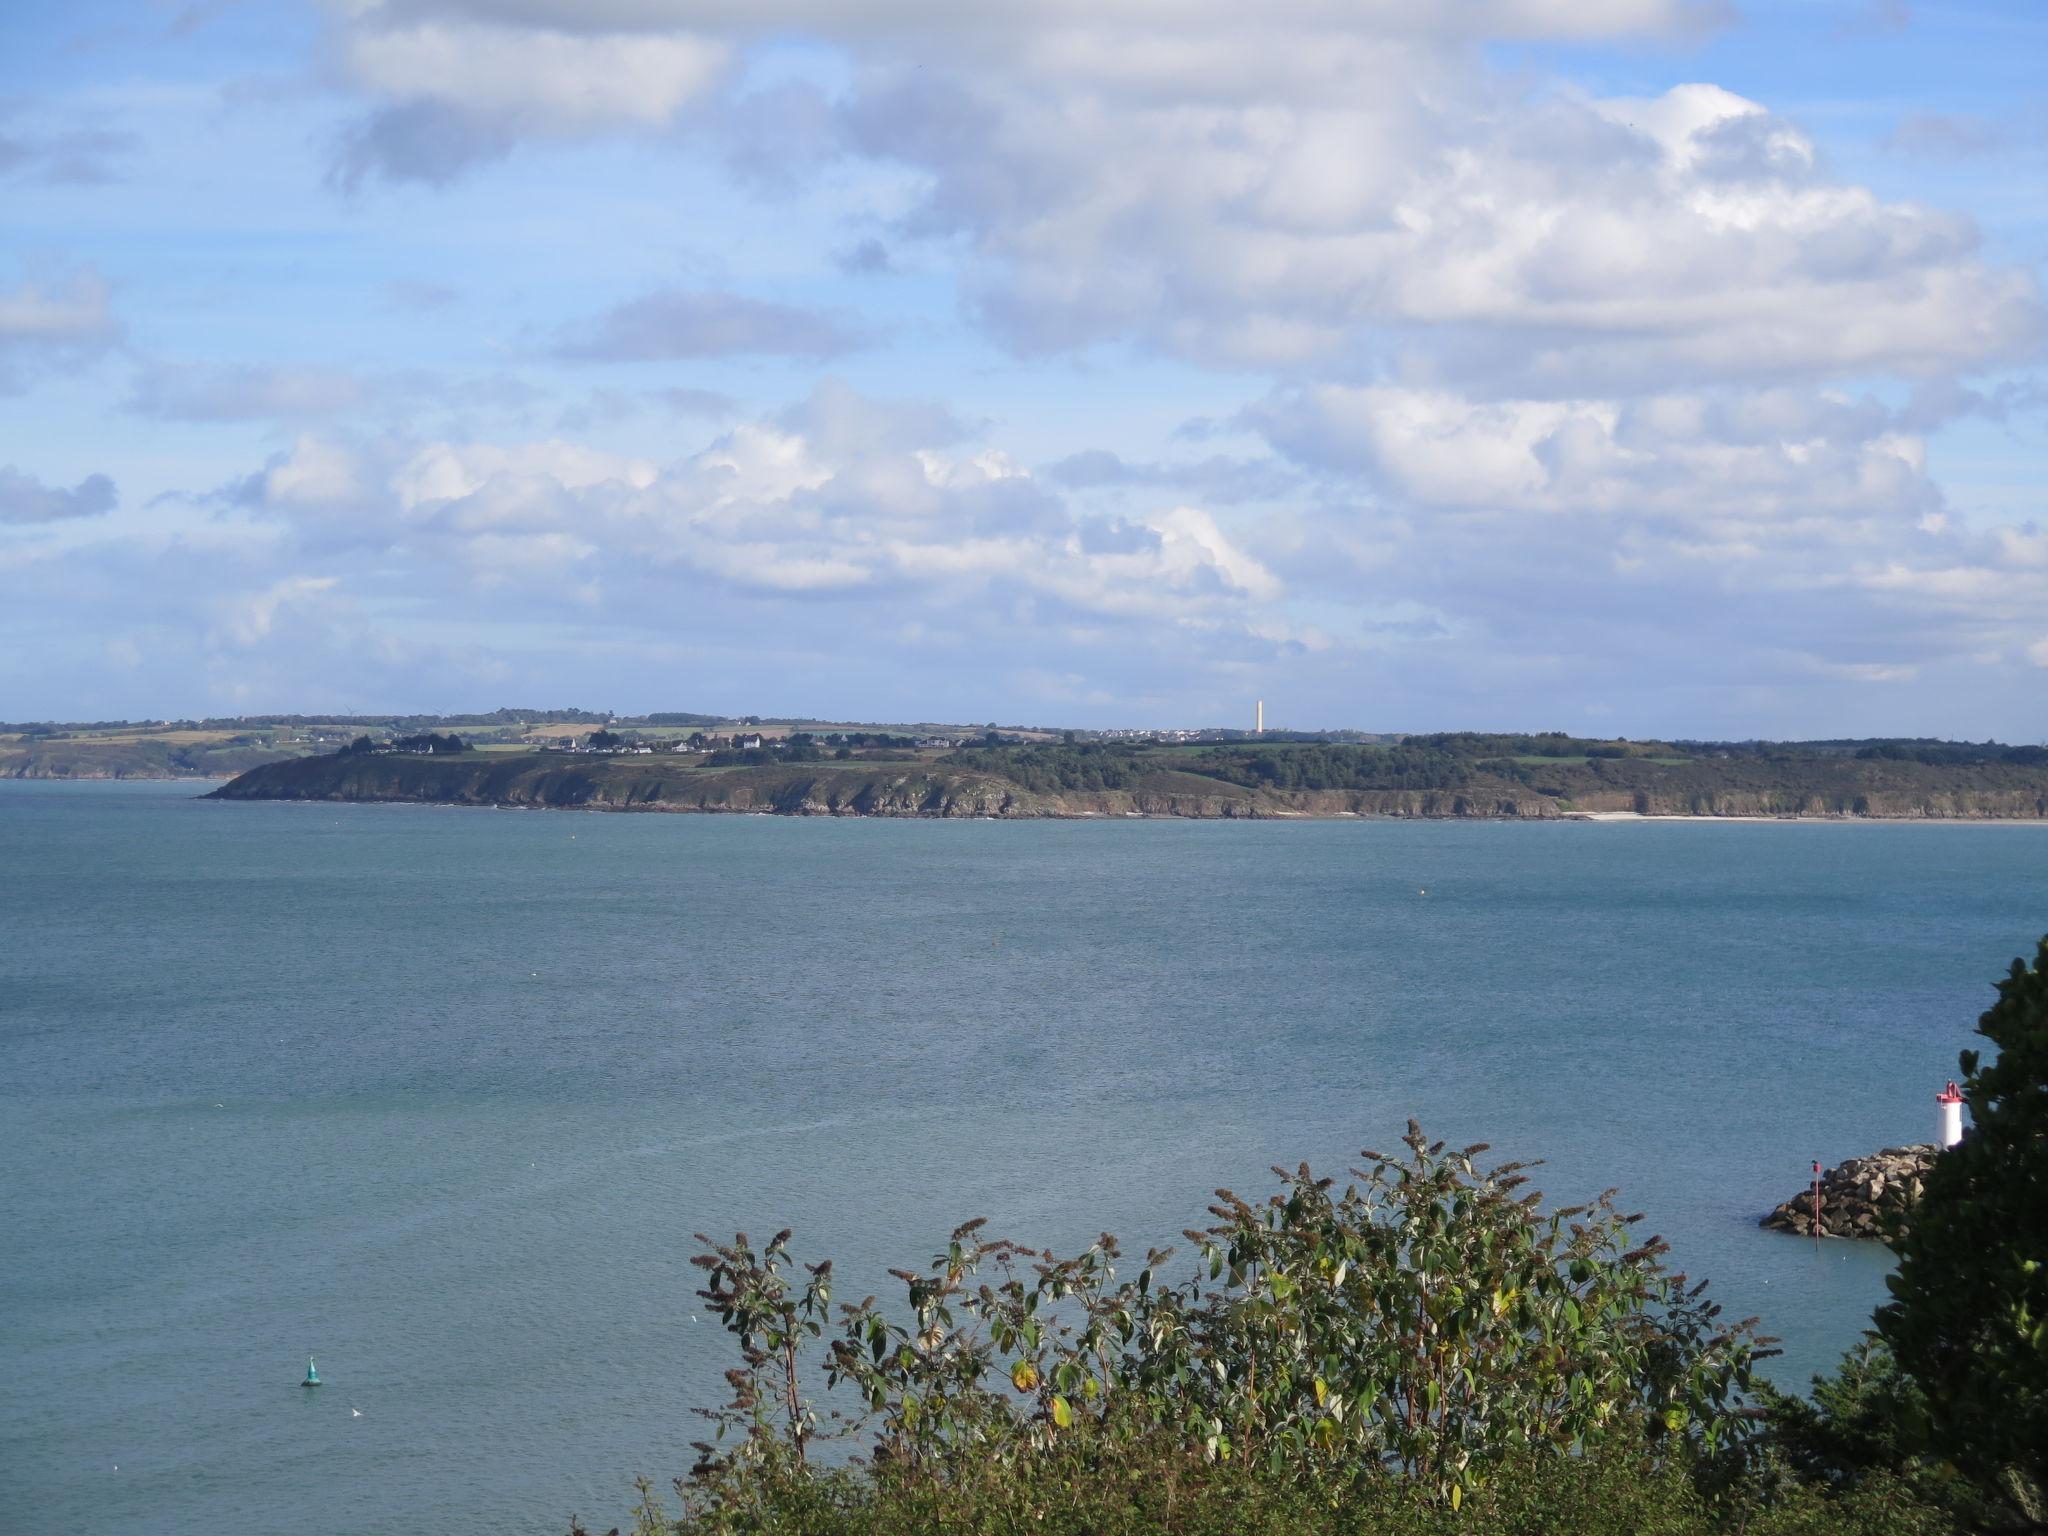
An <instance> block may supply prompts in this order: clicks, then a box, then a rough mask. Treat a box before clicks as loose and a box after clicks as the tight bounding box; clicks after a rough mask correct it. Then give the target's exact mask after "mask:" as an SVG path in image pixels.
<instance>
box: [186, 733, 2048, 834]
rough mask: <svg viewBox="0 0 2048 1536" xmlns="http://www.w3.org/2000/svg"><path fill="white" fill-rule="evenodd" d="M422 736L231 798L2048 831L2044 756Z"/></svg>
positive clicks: (303, 762) (1506, 741) (1443, 745)
mask: <svg viewBox="0 0 2048 1536" xmlns="http://www.w3.org/2000/svg"><path fill="white" fill-rule="evenodd" d="M600 735H601V736H603V735H605V733H600ZM413 739H414V740H415V741H418V740H431V741H433V742H435V743H437V746H436V747H435V750H433V751H432V752H422V753H415V754H407V753H404V752H392V751H390V750H389V749H387V748H382V747H379V748H376V749H374V750H352V751H350V752H348V753H345V754H342V755H339V756H328V757H320V758H306V759H300V760H296V761H287V762H281V763H277V764H274V765H272V766H269V767H266V768H263V769H261V770H259V771H257V772H254V773H251V774H249V775H247V776H246V777H245V778H243V779H240V780H237V781H236V782H235V783H234V784H232V785H230V786H229V787H228V788H227V789H226V790H224V791H223V792H222V794H223V797H224V798H228V799H337V800H362V799H368V800H421V801H429V802H438V803H446V804H467V805H547V806H594V807H605V808H611V809H656V810H664V809H665V810H768V811H776V812H781V813H785V814H884V815H955V816H989V815H995V816H1020V815H1021V816H1045V815H1052V816H1059V815H1101V816H1115V815H1123V814H1140V815H1177V816H1239V815H1334V814H1351V815H1367V816H1480V817H1487V816H1523V817H1529V816H1533V817H1545V816H1557V815H1569V814H1573V813H1579V812H1634V813H1639V814H1646V815H1696V816H1730V815H1749V816H1773V815H1834V816H1898V817H1926V818H1954V817H1982V818H1990V817H2003V818H2048V763H2037V762H2033V761H2030V760H2022V757H2020V756H2015V755H2014V754H2015V753H2021V754H2022V755H2023V751H2031V750H2033V749H2014V748H1998V749H1996V750H1993V749H1991V748H1985V749H1972V751H1973V752H1974V755H1973V756H1968V757H1967V759H1966V758H1965V757H1964V756H1961V755H1954V754H1952V758H1953V760H1950V759H1944V760H1941V761H1927V760H1923V757H1924V754H1923V756H1913V755H1898V754H1897V753H1889V754H1877V755H1872V754H1871V752H1870V750H1869V749H1868V747H1867V744H1866V745H1864V746H1857V745H1856V744H1840V745H1837V744H1826V743H1823V744H1817V745H1814V746H1812V747H1810V748H1779V747H1774V748H1772V749H1770V750H1768V751H1766V750H1762V749H1755V750H1752V749H1750V748H1746V747H1738V748H1725V749H1723V748H1716V749H1713V750H1712V751H1707V750H1705V749H1699V748H1680V747H1677V746H1673V745H1671V744H1669V743H1629V742H1598V741H1581V740H1574V739H1573V738H1569V737H1564V736H1557V737H1529V736H1443V737H1414V738H1409V739H1407V740H1405V741H1398V742H1390V743H1376V744H1352V743H1343V742H1323V741H1289V742H1276V743H1240V744H1231V745H1221V746H1193V747H1190V746H1179V745H1161V744H1146V745H1131V744H1124V743H1111V742H1035V743H1021V744H1004V745H996V746H988V745H983V746H976V747H970V748H965V749H961V750H957V751H927V752H924V753H921V754H910V753H902V752H897V753H891V754H888V760H887V761H883V760H881V759H879V758H877V757H875V756H871V755H863V756H855V755H854V754H853V753H851V751H846V752H843V753H839V754H835V756H834V757H832V758H829V759H828V758H826V757H825V756H824V754H823V753H822V752H821V751H819V750H818V748H817V746H816V744H815V742H814V741H813V740H812V739H811V738H809V737H807V736H800V737H793V738H790V741H791V742H793V743H794V745H788V744H781V745H770V746H765V747H759V748H749V749H747V750H745V751H721V752H713V753H710V754H704V753H673V752H652V753H647V752H624V753H622V754H621V755H616V756H609V755H605V754H603V753H593V752H577V753H565V752H531V751H527V752H519V751H493V752H478V753H472V752H456V751H454V750H452V749H450V748H449V747H448V746H447V745H446V743H447V742H448V741H451V740H454V738H453V737H447V738H443V737H431V738H413ZM606 739H607V743H608V744H610V743H613V742H614V740H615V741H616V742H623V741H624V738H622V737H621V738H615V739H614V738H610V737H607V738H606ZM1524 749H1531V750H1524ZM1567 749H1572V750H1569V751H1568V750H1567ZM1937 755H1938V754H1937Z"/></svg>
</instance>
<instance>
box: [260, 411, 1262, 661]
mask: <svg viewBox="0 0 2048 1536" xmlns="http://www.w3.org/2000/svg"><path fill="white" fill-rule="evenodd" d="M964 431H965V429H964V428H963V427H962V426H961V425H960V424H959V423H958V422H957V421H955V420H954V419H953V418H952V417H951V415H950V414H949V413H947V412H945V411H944V410H943V409H941V408H938V407H935V406H932V405H928V404H924V403H921V402H915V401H887V400H876V399H871V398H868V397H865V396H862V395H859V394H857V393H856V392H854V391H852V390H851V389H849V388H847V387H846V386H845V385H843V384H840V383H837V382H828V383H827V384H825V385H823V386H821V387H820V389H819V390H818V391H816V392H815V393H814V394H813V395H812V396H811V397H809V398H808V399H806V400H804V401H801V402H798V403H797V404H796V405H794V406H792V407H790V408H788V409H787V410H784V411H782V412H779V413H777V414H776V415H775V416H773V417H770V418H767V419H763V420H757V421H753V422H748V423H745V424H743V425H741V426H739V427H737V428H734V429H733V430H731V431H729V432H726V433H722V434H720V435H719V436H718V437H716V438H715V439H713V440H712V441H711V442H710V443H709V444H707V445H706V446H705V447H704V448H702V449H701V450H699V451H698V452H696V453H693V454H691V455H689V456H687V457H685V458H683V459H680V460H677V461H675V462H673V463H670V464H668V465H666V466H657V465H656V464H654V463H653V462H651V461H648V460H644V459H630V458H621V457H619V456H616V455H611V454H605V453H600V452H597V451H595V450H591V449H587V448H582V447H578V446H576V445H574V444H570V443H565V442H560V441H550V442H539V443H517V444H492V443H451V442H428V443H413V442H400V441H395V440H384V441H376V442H356V441H349V440H345V439H340V438H334V437H328V436H319V435H308V436H304V437H301V438H300V439H299V440H298V441H297V442H296V443H295V444H294V445H293V446H292V448H291V449H290V450H288V451H287V452H284V453H281V454H279V455H277V456H276V457H275V458H274V459H273V460H272V461H271V463H270V464H269V465H268V466H266V467H265V469H264V470H262V471H261V472H260V473H259V474H257V475H256V476H254V477H252V478H251V479H250V480H248V481H246V482H244V483H243V485H242V486H241V487H240V488H239V490H238V492H237V500H238V501H239V503H240V504H242V505H244V506H247V507H250V508H252V509H254V510H256V511H258V512H259V513H262V514H266V515H268V516H271V517H277V518H285V519H289V520H290V521H292V522H293V523H294V524H295V525H296V526H298V527H299V528H301V529H303V530H305V531H306V532H307V533H308V534H309V536H310V537H312V538H313V539H315V540H316V541H317V542H319V543H321V544H322V546H323V547H327V548H331V549H332V548H342V547H345V546H348V545H351V544H353V545H357V546H361V547H374V548H381V549H386V550H399V549H403V550H406V551H410V552H413V553H415V554H420V553H431V554H432V556H433V557H434V558H436V559H438V560H442V561H445V562H447V563H448V564H449V565H451V566H453V567H455V568H457V569H459V570H461V571H463V572H465V573H466V574H467V575H468V576H469V577H470V578H472V579H473V580H475V581H478V582H481V583H485V584H489V585H494V586H504V585H514V586H519V587H522V588H528V587H532V586H535V585H538V586H542V587H560V586H565V585H566V586H568V587H573V588H577V589H583V588H594V587H605V586H610V585H617V584H622V583H623V584H626V585H631V584H632V583H635V582H637V581H639V580H641V579H643V578H644V576H645V575H646V573H647V572H649V571H650V570H654V571H667V572H669V573H671V575H672V577H673V578H674V579H677V580H683V581H691V580H698V581H709V582H711V583H713V584H715V585H718V586H720V587H723V588H726V589H729V590H732V591H735V592H751V593H755V594H770V595H772V594H790V593H819V594H829V595H835V596H838V597H842V598H844V597H848V596H852V595H855V594H866V595H868V596H870V597H874V598H885V597H886V598H891V599H892V600H893V599H894V598H896V597H900V596H902V595H905V594H911V593H914V594H917V597H918V600H919V601H920V602H921V603H924V604H926V605H929V606H930V607H932V608H933V609H934V610H935V611H936V610H945V611H950V612H953V613H955V614H961V613H964V614H965V615H966V616H967V617H968V618H970V619H972V620H973V621H974V622H977V623H978V622H980V621H981V619H982V618H984V617H985V615H986V608H985V605H986V604H987V603H989V602H990V601H991V599H992V598H995V599H999V600H1000V601H1001V602H1002V603H1003V604H1005V605H1008V606H1009V607H1010V608H1011V609H1012V611H1014V610H1015V605H1016V604H1019V603H1022V604H1023V605H1025V606H1026V607H1027V608H1034V609H1038V610H1040V611H1042V612H1056V613H1059V614H1070V615H1085V616H1086V617H1087V618H1088V619H1089V620H1090V621H1093V622H1102V621H1131V622H1142V623H1146V624H1164V625H1168V626H1173V625H1178V624H1181V623H1184V622H1199V623H1202V624H1208V625H1224V626H1226V627H1235V629H1236V630H1237V631H1238V632H1240V633H1243V634H1249V633H1251V632H1252V629H1253V626H1252V624H1251V622H1250V616H1251V613H1252V610H1253V609H1254V608H1255V607H1257V606H1258V605H1260V604H1263V603H1267V602H1271V601H1273V600H1275V599H1277V598H1278V597H1279V596H1281V595H1282V593H1283V591H1284V583H1282V582H1281V580H1280V579H1279V578H1278V577H1277V576H1275V575H1274V574H1273V572H1272V571H1270V570H1269V569H1268V568H1267V567H1266V566H1265V565H1264V564H1263V563H1262V562H1261V561H1260V560H1258V559H1257V558H1256V557H1255V556H1253V555H1252V554H1251V553H1249V552H1248V551H1247V550H1246V549H1245V548H1244V547H1243V546H1242V544H1241V543H1240V542H1239V541H1238V540H1237V539H1236V538H1234V537H1233V536H1232V535H1231V534H1230V533H1229V532H1227V531H1226V530H1225V529H1224V528H1223V527H1222V526H1221V525H1219V523H1218V522H1217V521H1216V519H1215V518H1214V517H1213V516H1211V515H1210V514H1209V513H1208V512H1206V511H1204V510H1201V509H1199V508H1195V507H1191V506H1186V505H1180V504H1174V503H1171V502H1168V503H1163V504H1157V505H1154V506H1152V507H1149V508H1147V509H1145V510H1144V511H1142V512H1139V513H1136V514H1133V515H1132V516H1130V517H1127V518H1125V517H1099V516H1084V515H1081V514H1078V513H1076V512H1075V511H1074V510H1073V509H1071V508H1069V507H1068V506H1066V505H1065V504H1064V502H1063V501H1062V500H1061V498H1060V497H1059V496H1058V494H1057V493H1056V492H1054V491H1053V490H1051V489H1049V488H1047V487H1045V486H1042V485H1040V484H1039V483H1038V482H1037V481H1036V480H1035V479H1034V477H1033V476H1031V475H1030V474H1029V473H1028V472H1027V471H1026V470H1025V469H1023V468H1022V467H1021V466H1019V465H1017V464H1016V463H1015V462H1014V461H1013V460H1011V459H1010V458H1009V457H1008V456H1007V455H1005V454H1003V453H1002V452H1000V451H999V450H994V449H984V450H981V451H963V450H960V449H958V448H956V447H953V446H951V445H955V444H957V443H958V442H959V440H960V439H961V437H962V435H963V433H964Z"/></svg>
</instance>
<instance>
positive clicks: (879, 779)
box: [214, 753, 1559, 819]
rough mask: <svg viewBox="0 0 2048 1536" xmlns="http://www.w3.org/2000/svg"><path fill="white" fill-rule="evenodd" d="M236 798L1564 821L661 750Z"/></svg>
mask: <svg viewBox="0 0 2048 1536" xmlns="http://www.w3.org/2000/svg"><path fill="white" fill-rule="evenodd" d="M214 798H216V799H223V800H345V801H392V800H396V801H411V802H416V803H422V804H428V805H478V806H487V805H488V806H534V807H558V808H577V807H581V808H585V809H599V810H620V811H625V810H633V811H731V812H753V813H756V814H759V813H768V814H773V815H778V816H936V817H990V816H996V817H1002V816H1054V817H1112V816H1179V817H1197V818H1204V819H1208V818H1225V817H1273V816H1404V817H1406V816H1412V817H1437V816H1443V817H1555V816H1557V815H1558V814H1559V810H1558V806H1557V804H1556V802H1555V801H1553V800H1549V799H1546V798H1545V797H1543V796H1540V795H1534V794H1529V795H1521V796H1516V795H1513V794H1506V793H1484V794H1481V793H1473V794H1458V793H1453V792H1451V791H1446V790H1274V789H1250V788H1246V787H1244V786H1241V785H1236V784H1226V783H1223V782H1221V781H1220V780H1216V779H1209V778H1204V777H1202V776H1201V775H1199V774H1192V773H1179V772H1171V771H1168V772H1160V773H1155V774H1148V775H1146V776H1145V777H1144V778H1143V779H1142V780H1140V781H1139V782H1138V783H1137V784H1136V785H1135V786H1134V787H1133V788H1130V789H1118V790H1095V791H1064V792H1053V793H1040V792H1036V791H1032V790H1028V789H1025V788H1023V787H1022V786H1020V785H1018V784H1015V783H1012V782H1011V781H1010V780H1008V779H1004V778H1000V777H997V776H995V775H993V774H987V773H980V772H975V771H973V770H970V769H964V768H957V767H952V766H948V765H942V764H934V763H915V764H913V763H904V764H900V765H897V764H888V765H883V764H873V763H846V764H837V763H807V764H784V765H770V766H763V767H757V768H721V769H703V768H692V767H685V766H681V765H679V764H675V763H664V762H662V761H660V760H658V759H656V760H651V761H650V760H649V759H647V758H636V757H620V758H572V757H567V756H565V755H563V754H560V753H520V754H516V755H514V754H490V755H485V754H481V753H479V754H477V755H475V756H468V755H465V756H460V757H407V756H365V757H315V758H301V759H296V760H294V761H290V762H282V763H273V764H270V765H268V766H266V767H263V768H259V769H257V770H255V771H254V772H251V773H246V774H243V775H242V776H241V777H240V778H238V779H236V780H234V781H233V782H232V783H229V784H226V785H224V786H222V787H221V788H220V789H218V790H216V791H214Z"/></svg>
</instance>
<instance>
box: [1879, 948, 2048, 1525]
mask: <svg viewBox="0 0 2048 1536" xmlns="http://www.w3.org/2000/svg"><path fill="white" fill-rule="evenodd" d="M1977 1033H1978V1034H1980V1035H1982V1036H1983V1037H1984V1038H1985V1039H1987V1040H1989V1041H1990V1042H1991V1043H1992V1044H1993V1045H1995V1046H1997V1047H1998V1059H1997V1060H1996V1061H1994V1062H1992V1063H1991V1064H1990V1065H1989V1066H1982V1065H1981V1064H1980V1058H1979V1055H1978V1053H1977V1052H1976V1051H1964V1052H1963V1053H1962V1073H1963V1098H1964V1100H1965V1102H1966V1103H1967V1104H1968V1105H1969V1107H1970V1121H1971V1132H1970V1134H1969V1135H1968V1136H1967V1137H1965V1138H1964V1140H1963V1142H1962V1144H1961V1145H1960V1146H1958V1147H1954V1148H1951V1149H1950V1150H1949V1151H1947V1152H1944V1153H1943V1154H1942V1155H1941V1156H1940V1157H1938V1158H1936V1159H1935V1160H1934V1165H1933V1167H1932V1168H1931V1169H1930V1170H1929V1171H1928V1174H1927V1179H1926V1187H1925V1193H1924V1194H1923V1196H1922V1198H1921V1200H1920V1203H1919V1206H1918V1208H1917V1209H1916V1210H1915V1212H1914V1214H1913V1222H1912V1227H1911V1229H1910V1230H1909V1231H1906V1232H1903V1233H1901V1234H1900V1235H1898V1236H1897V1237H1896V1238H1895V1239H1894V1242H1893V1246H1894V1247H1895V1248H1896V1250H1897V1252H1898V1255H1899V1269H1898V1273H1897V1274H1896V1275H1894V1276H1893V1277H1892V1278H1891V1280H1890V1281H1889V1284H1890V1286H1891V1292H1892V1300H1891V1301H1890V1302H1889V1303H1888V1304H1886V1305H1885V1306H1883V1307H1880V1308H1879V1309H1878V1312H1877V1331H1878V1334H1879V1335H1880V1337H1882V1338H1883V1340H1884V1342H1885V1344H1886V1345H1887V1346H1888V1347H1889V1348H1890V1350H1891V1352H1892V1354H1893V1356H1894V1357H1895V1358H1896V1359H1897V1361H1898V1364H1899V1368H1900V1370H1901V1371H1903V1372H1904V1373H1905V1375H1906V1376H1907V1378H1909V1379H1910V1380H1911V1381H1912V1382H1913V1383H1914V1385H1916V1386H1917V1387H1918V1388H1919V1389H1920V1391H1921V1392H1922V1393H1923V1394H1924V1397H1925V1403H1926V1415H1927V1419H1926V1436H1927V1445H1928V1448H1929V1450H1931V1451H1932V1452H1933V1453H1934V1454H1935V1455H1937V1456H1939V1457H1940V1458H1942V1459H1943V1460H1945V1461H1946V1462H1948V1463H1949V1464H1950V1465H1952V1466H1953V1467H1954V1468H1955V1469H1956V1470H1957V1471H1958V1472H1959V1473H1960V1474H1961V1475H1962V1476H1963V1477H1965V1478H1967V1479H1968V1480H1969V1481H1970V1482H1971V1483H1972V1484H1973V1485H1974V1486H1975V1487H1976V1488H1977V1489H1978V1490H1979V1491H1980V1492H1981V1493H1982V1494H1983V1495H1984V1496H1985V1497H1986V1498H1987V1499H1990V1500H1993V1501H1994V1502H1996V1503H1998V1504H2000V1505H2002V1506H2003V1507H2004V1508H2003V1513H2004V1517H2005V1518H2004V1519H2003V1521H2002V1523H2004V1524H2006V1525H2007V1526H2008V1527H2009V1528H2012V1529H2018V1530H2040V1529H2044V1528H2048V1497H2044V1490H2048V938H2044V939H2042V941H2041V943H2040V946H2039V948H2038V950H2037V951H2036V953H2035V956H2034V964H2033V966H2032V967H2031V968H2029V967H2028V966H2027V965H2026V964H2025V963H2024V962H2023V961H2020V960H2015V961H2013V963H2012V971H2011V973H2010V974H2009V975H2008V976H2007V977H2006V978H2005V980H2004V981H2002V982H2000V983H1999V984H1998V1001H1997V1002H1996V1003H1994V1004H1993V1005H1992V1006H1991V1008H1990V1009H1989V1010H1987V1011H1986V1012H1985V1014H1984V1015H1983V1017H1982V1018H1980V1019H1979V1020H1978V1022H1977Z"/></svg>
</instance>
